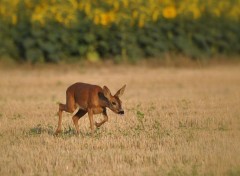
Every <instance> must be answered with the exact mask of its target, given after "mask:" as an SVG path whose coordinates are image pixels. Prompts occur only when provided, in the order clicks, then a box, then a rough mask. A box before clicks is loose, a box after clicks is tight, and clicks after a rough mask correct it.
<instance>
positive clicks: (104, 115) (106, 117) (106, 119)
mask: <svg viewBox="0 0 240 176" xmlns="http://www.w3.org/2000/svg"><path fill="white" fill-rule="evenodd" d="M102 114H103V117H104V119H103V120H102V121H101V122H99V123H97V122H95V126H96V127H98V128H99V127H100V126H101V125H103V124H104V123H105V122H107V121H108V116H107V110H106V108H105V109H104V110H103V113H102Z"/></svg>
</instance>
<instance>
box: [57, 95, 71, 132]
mask: <svg viewBox="0 0 240 176" xmlns="http://www.w3.org/2000/svg"><path fill="white" fill-rule="evenodd" d="M75 109H76V105H75V100H74V97H73V96H72V95H71V94H69V93H68V92H67V93H66V104H62V103H59V110H58V117H59V119H58V127H57V130H56V132H55V134H58V133H60V132H61V131H62V112H63V111H66V112H69V113H73V112H74V110H75Z"/></svg>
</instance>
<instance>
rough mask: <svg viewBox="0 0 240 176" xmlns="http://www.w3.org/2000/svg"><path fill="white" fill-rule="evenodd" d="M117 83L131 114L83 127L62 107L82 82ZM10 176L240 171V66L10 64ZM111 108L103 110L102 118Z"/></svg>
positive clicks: (2, 135) (3, 163) (2, 159)
mask: <svg viewBox="0 0 240 176" xmlns="http://www.w3.org/2000/svg"><path fill="white" fill-rule="evenodd" d="M77 81H81V82H88V83H94V84H99V85H101V86H103V85H107V86H108V87H109V88H110V90H111V91H112V92H113V93H114V92H115V91H116V90H118V88H120V87H121V86H122V85H123V84H127V88H126V91H125V95H124V96H123V97H122V101H123V106H124V108H125V112H126V114H125V116H124V117H121V116H118V115H116V114H114V113H112V112H110V111H108V114H109V122H107V123H106V124H104V125H103V126H102V127H101V128H100V129H98V130H96V132H95V134H94V135H93V136H91V135H90V128H89V120H88V118H87V116H85V117H84V118H82V119H80V121H79V122H80V129H81V134H80V135H79V136H76V135H75V134H74V128H73V123H72V119H71V115H70V114H67V113H64V114H63V115H64V118H63V126H64V132H63V133H62V134H61V135H60V136H58V137H55V136H54V135H53V133H54V131H55V129H56V127H57V119H58V117H57V115H56V112H57V110H58V106H57V104H56V102H59V101H60V102H63V103H64V102H65V90H66V88H67V87H68V86H69V85H71V84H72V83H74V82H77ZM0 90H1V91H0V175H229V176H230V175H231V176H232V175H233V176H234V175H236V176H237V175H240V66H239V65H237V66H225V67H223V66H218V67H211V68H201V69H190V68H179V69H176V68H175V69H174V68H153V69H150V68H144V67H123V66H122V67H121V66H120V67H109V68H100V69H97V68H90V69H87V68H81V67H80V66H79V67H78V66H75V67H73V68H69V67H68V68H64V67H61V68H57V69H53V68H51V67H50V68H48V69H39V68H38V69H30V68H27V69H23V68H22V69H10V70H9V69H1V70H0ZM101 118H102V116H101V115H99V116H95V120H96V121H100V119H101Z"/></svg>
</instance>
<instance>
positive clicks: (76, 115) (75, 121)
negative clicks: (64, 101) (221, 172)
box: [72, 110, 87, 134]
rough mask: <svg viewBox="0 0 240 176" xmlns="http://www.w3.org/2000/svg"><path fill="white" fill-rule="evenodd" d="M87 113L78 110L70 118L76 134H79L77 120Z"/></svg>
mask: <svg viewBox="0 0 240 176" xmlns="http://www.w3.org/2000/svg"><path fill="white" fill-rule="evenodd" d="M86 113H87V111H84V110H78V112H77V113H76V114H75V115H74V116H73V117H72V120H73V123H74V125H75V128H76V133H77V134H79V131H80V130H79V125H78V120H79V119H80V118H81V117H82V116H84V115H85V114H86Z"/></svg>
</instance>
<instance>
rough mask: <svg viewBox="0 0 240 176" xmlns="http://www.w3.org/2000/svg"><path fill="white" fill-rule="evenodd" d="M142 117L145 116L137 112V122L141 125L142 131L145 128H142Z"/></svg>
mask: <svg viewBox="0 0 240 176" xmlns="http://www.w3.org/2000/svg"><path fill="white" fill-rule="evenodd" d="M144 116H145V115H144V113H143V112H141V111H139V110H137V120H138V122H139V123H140V124H141V127H142V129H145V128H144V122H143V120H144Z"/></svg>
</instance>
